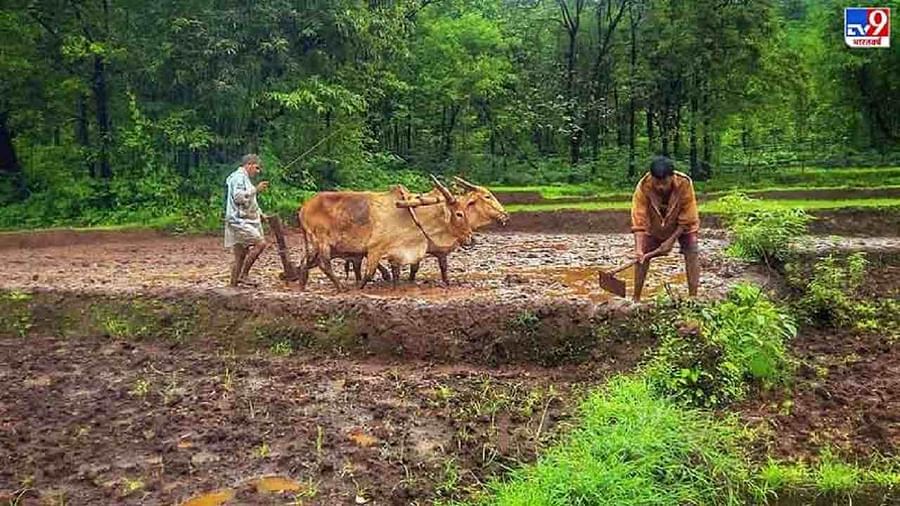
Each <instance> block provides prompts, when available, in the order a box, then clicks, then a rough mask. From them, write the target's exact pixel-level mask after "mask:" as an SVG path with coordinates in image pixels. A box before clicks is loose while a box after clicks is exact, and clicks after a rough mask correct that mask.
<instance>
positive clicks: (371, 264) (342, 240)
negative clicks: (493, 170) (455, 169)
mask: <svg viewBox="0 0 900 506" xmlns="http://www.w3.org/2000/svg"><path fill="white" fill-rule="evenodd" d="M432 179H434V182H435V185H436V186H437V190H438V192H439V193H440V194H441V197H442V198H440V199H437V198H434V199H419V200H418V201H416V202H407V201H406V199H404V197H405V196H406V195H405V194H406V193H408V192H405V191H404V190H401V189H399V188H395V189H393V190H391V191H389V192H321V193H318V194H316V195H315V196H314V197H313V198H311V199H310V200H308V201H307V202H306V203H304V204H303V206H302V207H301V208H300V210H299V211H298V213H297V217H298V221H299V222H300V230H301V238H302V240H303V250H304V257H305V258H304V260H303V261H302V262H301V264H300V285H301V287H304V288H305V286H306V282H307V280H308V279H309V269H311V268H312V267H314V266H316V265H318V267H319V268H320V269H322V271H323V272H324V273H325V274H326V275H327V276H328V278H329V279H330V280H331V282H332V283H334V285H335V287H336V288H337V289H338V290H342V289H343V286H342V285H341V282H340V281H339V280H338V278H337V276H335V274H334V271H333V270H332V268H331V259H332V257H337V258H361V257H362V256H365V258H366V274H365V277H364V278H363V279H362V281H361V282H360V288H362V287H364V286H365V285H366V284H367V283H368V282H369V281H371V279H372V276H373V275H374V274H375V270H376V269H377V268H378V264H379V261H380V260H381V259H382V258H385V259H387V260H388V262H389V263H390V264H391V269H392V271H393V272H394V276H393V278H394V283H395V284H396V282H397V280H398V279H399V277H400V276H399V273H400V268H401V267H402V266H404V265H413V264H417V263H419V262H420V261H421V260H422V258H424V257H425V254H426V253H427V251H428V248H429V243H433V244H435V245H440V246H443V247H448V246H449V245H451V244H453V245H457V246H458V245H459V244H461V243H463V244H464V243H468V242H470V241H471V238H472V229H471V227H470V226H469V223H468V221H467V220H466V215H465V213H464V212H463V206H464V205H465V203H464V202H462V201H460V200H458V199H456V198H455V197H454V196H453V195H452V194H451V193H450V191H449V190H447V189H446V188H445V187H444V186H443V185H441V184H440V182H438V181H437V179H435V178H433V177H432ZM398 203H400V205H404V206H406V207H410V208H415V211H414V212H415V214H416V218H417V219H418V221H419V225H421V227H420V226H419V225H417V224H416V222H415V220H414V218H413V216H412V214H411V213H410V209H407V208H405V207H402V208H401V207H398ZM429 204H430V205H429Z"/></svg>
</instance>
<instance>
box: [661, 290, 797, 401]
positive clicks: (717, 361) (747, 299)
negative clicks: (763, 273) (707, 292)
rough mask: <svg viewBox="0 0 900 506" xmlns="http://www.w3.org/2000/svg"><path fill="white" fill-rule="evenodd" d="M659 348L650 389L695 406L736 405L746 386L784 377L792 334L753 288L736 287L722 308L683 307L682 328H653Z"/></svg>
mask: <svg viewBox="0 0 900 506" xmlns="http://www.w3.org/2000/svg"><path fill="white" fill-rule="evenodd" d="M657 332H658V334H659V335H661V342H660V346H659V348H658V349H657V351H656V352H655V353H654V354H653V356H652V357H651V359H650V360H649V361H648V364H647V367H646V374H647V377H648V380H649V382H650V384H651V385H652V386H653V387H654V389H655V390H656V391H658V392H660V393H661V394H663V395H667V396H672V397H674V398H677V399H680V400H682V401H685V402H687V403H688V404H690V405H694V406H704V407H714V406H719V405H722V404H725V403H728V402H733V401H737V400H741V399H743V398H744V396H745V395H746V391H747V388H748V385H749V384H754V383H755V384H762V385H763V386H769V385H772V384H776V383H783V382H784V381H786V379H787V378H788V377H789V372H790V360H789V358H788V354H787V349H786V346H785V345H786V342H787V341H788V340H790V339H792V338H793V337H794V336H795V335H796V333H797V329H796V326H795V325H794V322H793V320H792V319H791V318H790V317H789V316H788V315H787V314H785V313H783V312H782V311H780V310H779V309H778V307H776V306H775V304H773V303H772V302H771V301H770V300H769V299H767V298H766V297H765V295H764V294H763V293H762V291H761V290H760V289H759V288H758V287H756V286H753V285H748V284H742V285H737V286H735V287H734V288H733V289H732V290H731V292H730V293H729V294H728V298H727V299H725V300H724V301H722V302H719V303H714V304H712V305H708V306H702V305H701V306H688V307H686V308H685V309H684V311H683V313H682V317H681V323H680V324H679V325H675V324H672V323H667V322H664V323H661V324H658V325H657Z"/></svg>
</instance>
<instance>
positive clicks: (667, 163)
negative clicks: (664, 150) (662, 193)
mask: <svg viewBox="0 0 900 506" xmlns="http://www.w3.org/2000/svg"><path fill="white" fill-rule="evenodd" d="M650 174H652V175H653V177H655V178H656V179H665V178H667V177H669V176H671V175H672V174H675V162H674V161H672V159H671V158H669V157H666V156H656V157H653V160H651V161H650Z"/></svg>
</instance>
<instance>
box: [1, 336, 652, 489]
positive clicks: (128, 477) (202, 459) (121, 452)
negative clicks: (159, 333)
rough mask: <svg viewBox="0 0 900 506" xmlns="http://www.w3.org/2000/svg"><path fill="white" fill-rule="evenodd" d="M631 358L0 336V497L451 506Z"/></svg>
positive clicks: (526, 450) (538, 444)
mask: <svg viewBox="0 0 900 506" xmlns="http://www.w3.org/2000/svg"><path fill="white" fill-rule="evenodd" d="M637 358H638V357H637V356H617V357H606V358H605V359H604V360H602V361H599V362H595V363H592V364H589V365H586V366H583V367H566V368H556V369H541V368H536V367H515V368H493V369H472V368H468V367H464V366H432V365H429V364H426V363H415V362H406V363H396V364H390V363H371V362H349V361H343V360H323V359H321V358H312V357H310V358H306V357H303V356H297V355H295V356H289V357H284V358H279V357H277V356H274V355H272V354H264V355H240V354H232V353H229V352H226V351H223V350H221V349H217V348H203V347H200V348H199V349H198V348H197V347H195V346H191V347H190V348H187V347H185V348H181V347H177V348H170V347H168V346H164V345H161V344H153V343H134V342H126V341H120V340H113V339H102V338H87V337H85V338H79V339H68V340H66V339H58V338H39V337H32V338H29V339H28V340H27V342H26V341H24V340H22V339H3V340H0V384H2V385H3V388H2V389H0V501H3V500H4V498H5V499H6V500H14V499H16V498H20V499H21V500H22V502H17V503H15V504H51V503H52V504H63V503H64V504H79V505H81V504H84V505H87V504H145V505H156V504H177V503H179V502H181V501H183V500H186V499H188V498H189V497H192V496H195V495H198V494H203V493H205V492H211V491H214V490H219V489H233V490H232V491H231V492H233V493H234V494H235V495H236V499H235V500H234V501H233V502H229V504H286V503H287V502H286V501H287V500H288V499H289V498H290V496H291V494H287V495H284V494H274V495H271V494H270V495H264V494H260V493H257V492H256V491H255V487H253V485H252V484H253V483H254V482H253V481H252V478H254V477H260V476H265V475H276V476H282V477H285V478H287V479H289V480H291V482H292V483H295V485H296V484H297V483H299V490H297V491H295V492H294V493H293V494H294V495H296V496H297V497H301V498H302V501H303V502H302V504H322V505H334V504H354V503H356V504H362V503H366V504H372V505H377V504H398V505H400V504H402V505H407V504H426V503H430V501H431V500H432V499H434V498H440V497H443V498H452V497H457V498H459V497H463V496H464V495H465V494H466V493H467V490H468V489H469V487H470V486H477V485H478V484H481V483H483V482H485V480H487V479H488V478H489V477H490V476H492V475H495V474H496V473H499V472H501V471H502V470H504V469H505V468H507V467H516V466H519V465H521V463H523V462H528V461H531V460H533V459H534V457H535V452H536V451H537V450H538V449H540V448H542V447H545V446H546V445H547V444H549V443H550V442H551V441H552V439H553V437H554V435H555V434H557V433H558V432H559V430H560V428H562V427H564V426H565V424H566V420H568V419H569V417H570V415H571V410H572V408H573V406H574V404H573V401H574V398H576V397H577V393H578V392H579V391H580V389H581V386H582V385H584V384H589V383H596V382H600V381H602V380H603V379H604V378H605V377H607V376H608V375H609V374H611V373H613V372H616V371H622V370H626V369H628V368H630V367H633V366H634V364H635V362H636V360H637ZM248 484H249V485H248ZM62 500H64V502H60V501H62ZM53 501H56V502H53ZM4 504H5V503H4ZM207 504H218V503H207ZM292 504H293V503H292ZM297 504H301V502H298V503H297Z"/></svg>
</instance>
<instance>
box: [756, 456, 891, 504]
mask: <svg viewBox="0 0 900 506" xmlns="http://www.w3.org/2000/svg"><path fill="white" fill-rule="evenodd" d="M754 480H756V481H757V482H758V483H759V485H760V487H762V488H764V489H765V490H766V491H767V494H770V495H771V494H778V493H782V492H786V491H794V492H798V491H805V492H807V493H811V494H813V495H824V496H832V497H834V496H836V495H847V494H853V493H854V492H857V491H859V490H861V489H863V488H867V487H872V488H878V489H885V490H887V489H896V488H897V487H898V486H900V460H898V459H897V458H896V457H895V458H894V459H893V460H890V459H884V458H880V457H876V458H875V459H874V460H873V461H872V462H871V463H869V464H868V465H865V466H861V465H858V464H854V463H850V462H845V461H842V460H840V459H838V458H836V457H835V456H834V455H832V454H831V452H829V451H827V450H826V451H824V452H823V453H822V455H820V457H819V458H818V462H817V463H815V464H808V463H804V462H779V461H776V460H773V459H769V461H768V462H767V463H766V464H765V465H763V466H761V467H760V468H759V470H758V471H757V472H756V476H755V477H754Z"/></svg>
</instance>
